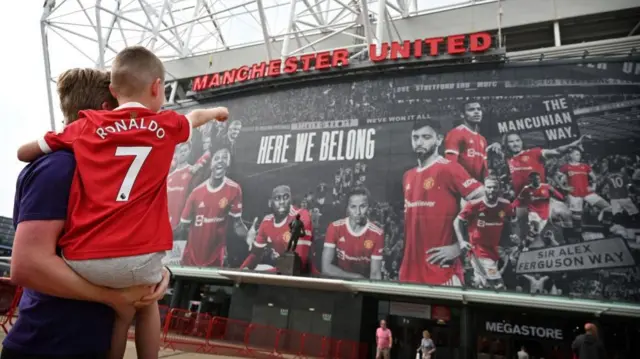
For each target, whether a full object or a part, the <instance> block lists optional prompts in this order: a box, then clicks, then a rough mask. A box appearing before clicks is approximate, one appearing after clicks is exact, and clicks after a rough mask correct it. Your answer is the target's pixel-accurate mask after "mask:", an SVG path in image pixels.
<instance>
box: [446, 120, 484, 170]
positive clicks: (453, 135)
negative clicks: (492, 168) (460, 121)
mask: <svg viewBox="0 0 640 359" xmlns="http://www.w3.org/2000/svg"><path fill="white" fill-rule="evenodd" d="M444 149H445V150H444V153H445V155H446V156H447V159H449V160H451V161H457V162H458V163H460V165H462V167H463V168H464V169H465V170H467V172H469V174H470V175H471V177H473V178H475V179H477V180H478V181H481V182H482V181H484V179H485V177H487V174H488V166H487V140H486V139H485V138H484V136H482V135H481V134H479V133H477V132H475V131H472V130H471V129H470V128H469V127H467V126H465V125H460V126H458V127H456V128H454V129H452V130H451V131H449V133H447V137H446V138H445V139H444Z"/></svg>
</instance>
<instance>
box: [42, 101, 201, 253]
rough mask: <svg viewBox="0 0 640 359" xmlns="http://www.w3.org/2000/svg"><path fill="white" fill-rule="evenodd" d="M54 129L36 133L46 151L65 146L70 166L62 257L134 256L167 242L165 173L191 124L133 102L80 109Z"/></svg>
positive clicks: (169, 235) (166, 245) (169, 239)
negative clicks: (57, 130) (72, 158)
mask: <svg viewBox="0 0 640 359" xmlns="http://www.w3.org/2000/svg"><path fill="white" fill-rule="evenodd" d="M79 117H80V118H79V119H78V120H77V121H75V122H73V123H71V124H69V125H68V126H66V127H65V128H64V130H63V131H62V132H60V133H54V132H49V133H47V134H46V135H45V136H44V138H42V139H40V140H39V141H38V144H39V145H40V149H41V150H42V151H43V152H45V153H49V152H52V151H58V150H64V149H68V150H72V151H73V152H74V156H75V158H76V163H77V164H76V170H75V173H74V177H73V183H72V186H71V192H70V196H69V216H68V217H67V221H66V222H65V231H64V235H63V236H62V238H60V240H59V241H58V244H59V245H60V247H61V248H62V250H63V253H64V256H65V258H67V259H69V260H87V259H103V258H113V257H125V256H135V255H141V254H147V253H154V252H160V251H165V250H169V249H171V247H172V243H173V235H172V230H171V224H170V223H169V215H168V210H167V189H166V186H167V173H169V169H170V166H171V161H172V159H173V152H174V150H175V146H176V145H178V144H179V143H182V142H185V141H188V140H189V138H190V137H191V124H190V123H189V120H188V119H187V118H186V117H185V116H184V115H181V114H178V113H176V112H173V111H162V112H158V113H156V112H153V111H150V110H149V109H147V108H145V107H144V106H142V105H141V104H138V103H128V104H124V105H122V106H120V107H118V108H117V109H115V110H113V111H80V113H79Z"/></svg>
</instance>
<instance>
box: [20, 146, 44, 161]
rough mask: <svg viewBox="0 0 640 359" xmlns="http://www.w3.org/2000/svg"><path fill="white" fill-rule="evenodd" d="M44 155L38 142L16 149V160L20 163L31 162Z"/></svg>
mask: <svg viewBox="0 0 640 359" xmlns="http://www.w3.org/2000/svg"><path fill="white" fill-rule="evenodd" d="M45 154H46V153H45V152H44V151H43V150H42V149H41V148H40V145H39V144H38V141H31V142H29V143H25V144H24V145H22V146H20V148H18V160H20V161H22V162H33V161H35V160H37V159H38V158H39V157H41V156H44V155H45Z"/></svg>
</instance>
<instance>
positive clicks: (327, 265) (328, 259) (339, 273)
mask: <svg viewBox="0 0 640 359" xmlns="http://www.w3.org/2000/svg"><path fill="white" fill-rule="evenodd" d="M335 257H336V248H335V247H327V246H325V247H324V248H323V249H322V273H324V274H326V275H330V276H332V277H341V278H353V279H363V278H364V277H363V276H362V275H360V274H358V273H351V272H347V271H345V270H342V269H341V268H339V267H338V266H336V265H335V264H333V259H334V258H335ZM372 265H373V263H372Z"/></svg>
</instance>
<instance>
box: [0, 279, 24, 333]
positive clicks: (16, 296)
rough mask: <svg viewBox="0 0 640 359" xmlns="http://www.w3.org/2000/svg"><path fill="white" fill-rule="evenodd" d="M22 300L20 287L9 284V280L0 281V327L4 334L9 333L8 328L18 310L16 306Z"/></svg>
mask: <svg viewBox="0 0 640 359" xmlns="http://www.w3.org/2000/svg"><path fill="white" fill-rule="evenodd" d="M20 298H22V287H18V286H16V285H14V284H12V283H11V282H10V279H9V278H1V280H0V327H2V330H3V331H4V333H5V334H7V333H8V332H9V326H10V325H12V324H13V319H14V317H15V315H16V313H17V310H18V304H19V303H20Z"/></svg>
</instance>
